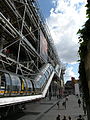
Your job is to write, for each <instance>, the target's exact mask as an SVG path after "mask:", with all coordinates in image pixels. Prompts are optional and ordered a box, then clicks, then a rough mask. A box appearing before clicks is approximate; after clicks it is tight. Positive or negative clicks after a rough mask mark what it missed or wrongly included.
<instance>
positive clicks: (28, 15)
mask: <svg viewBox="0 0 90 120" xmlns="http://www.w3.org/2000/svg"><path fill="white" fill-rule="evenodd" d="M40 30H42V31H43V33H44V36H45V37H46V38H47V42H48V46H49V47H50V48H49V50H48V51H49V52H48V62H51V63H52V59H53V61H54V64H55V65H56V64H59V59H58V55H57V53H56V50H55V48H54V44H53V42H52V38H51V37H50V33H49V30H48V28H47V25H46V24H45V22H44V19H43V17H42V16H41V14H40V12H39V10H38V4H37V2H35V1H34V0H2V1H1V2H0V34H1V36H0V68H1V69H4V70H8V71H11V72H14V73H16V74H21V75H24V76H35V75H36V74H37V73H38V72H39V70H40V68H41V67H42V66H43V64H46V61H45V60H44V58H42V57H41V56H40Z"/></svg>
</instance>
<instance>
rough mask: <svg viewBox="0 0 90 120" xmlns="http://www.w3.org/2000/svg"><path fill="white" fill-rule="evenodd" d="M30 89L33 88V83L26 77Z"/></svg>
mask: <svg viewBox="0 0 90 120" xmlns="http://www.w3.org/2000/svg"><path fill="white" fill-rule="evenodd" d="M26 82H27V87H28V90H31V89H32V83H31V81H30V80H28V79H26Z"/></svg>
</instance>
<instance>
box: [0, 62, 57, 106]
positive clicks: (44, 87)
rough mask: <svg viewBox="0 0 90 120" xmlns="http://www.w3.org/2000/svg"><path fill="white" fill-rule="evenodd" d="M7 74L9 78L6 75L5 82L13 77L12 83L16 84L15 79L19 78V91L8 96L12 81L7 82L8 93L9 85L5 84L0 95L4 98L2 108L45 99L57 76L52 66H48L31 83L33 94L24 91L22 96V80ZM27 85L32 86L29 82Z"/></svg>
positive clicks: (0, 101)
mask: <svg viewBox="0 0 90 120" xmlns="http://www.w3.org/2000/svg"><path fill="white" fill-rule="evenodd" d="M7 74H8V76H6V73H5V76H4V77H3V81H4V79H5V77H8V79H9V76H11V79H13V80H12V81H13V82H12V81H11V83H14V80H15V78H17V84H18V86H17V88H18V91H15V90H13V91H12V92H13V93H12V92H11V94H10V95H8V92H7V91H8V90H9V88H10V80H9V82H8V81H7V80H6V81H7V84H8V89H7V91H5V86H7V84H4V86H0V91H1V92H0V93H3V95H2V97H1V98H0V107H1V106H7V105H13V104H19V103H23V102H29V101H32V100H37V99H41V98H44V97H45V95H46V93H47V91H48V89H49V86H50V84H51V81H52V79H53V76H54V74H55V69H54V68H53V67H52V66H51V64H47V65H45V66H44V67H43V68H42V69H41V70H40V72H39V74H38V75H37V76H36V77H35V78H34V79H33V80H31V83H33V85H34V90H33V91H34V92H33V94H29V93H28V92H27V91H24V92H23V94H21V93H22V91H21V89H20V81H19V79H20V78H19V77H18V76H15V75H11V73H7ZM27 81H28V80H27ZM14 84H15V83H14ZM27 84H28V86H30V85H29V82H28V83H27ZM24 85H25V83H24ZM11 87H12V88H13V89H14V88H16V86H13V85H12V86H11ZM1 88H3V90H1ZM10 90H11V88H10ZM10 90H9V93H10ZM14 91H15V92H14ZM13 94H14V95H13ZM25 94H26V95H25Z"/></svg>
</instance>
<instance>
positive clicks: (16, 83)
mask: <svg viewBox="0 0 90 120" xmlns="http://www.w3.org/2000/svg"><path fill="white" fill-rule="evenodd" d="M10 76H11V79H12V90H13V91H20V90H21V82H20V79H19V77H18V76H15V75H10Z"/></svg>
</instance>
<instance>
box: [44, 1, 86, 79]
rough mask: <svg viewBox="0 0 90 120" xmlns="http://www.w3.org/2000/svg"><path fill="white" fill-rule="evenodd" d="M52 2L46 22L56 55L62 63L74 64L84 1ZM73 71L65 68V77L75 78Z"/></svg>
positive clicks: (84, 13)
mask: <svg viewBox="0 0 90 120" xmlns="http://www.w3.org/2000/svg"><path fill="white" fill-rule="evenodd" d="M52 2H53V4H54V7H53V8H52V9H51V11H50V16H49V17H48V18H47V20H46V21H47V24H48V26H49V29H50V32H51V35H52V38H53V40H54V43H55V45H56V48H57V51H58V55H59V57H60V60H61V61H62V62H65V63H68V64H72V63H75V62H76V61H77V60H78V59H79V57H78V49H79V44H78V36H77V31H78V30H79V29H80V27H81V26H82V25H83V24H84V22H85V21H86V8H85V4H86V1H85V0H52ZM73 69H74V68H73V66H72V67H69V68H67V69H66V74H65V75H66V76H73V77H77V76H78V74H77V72H76V73H75V72H74V71H73ZM77 71H78V70H77ZM65 79H66V78H65ZM67 79H69V80H70V77H69V78H68V77H67ZM67 79H66V80H67Z"/></svg>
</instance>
